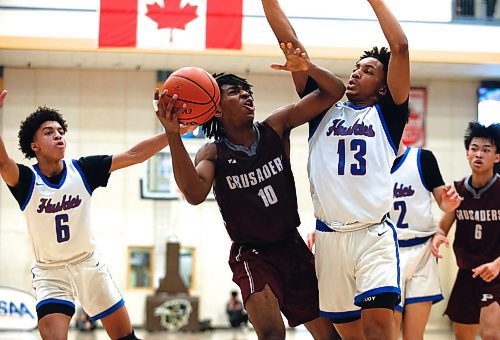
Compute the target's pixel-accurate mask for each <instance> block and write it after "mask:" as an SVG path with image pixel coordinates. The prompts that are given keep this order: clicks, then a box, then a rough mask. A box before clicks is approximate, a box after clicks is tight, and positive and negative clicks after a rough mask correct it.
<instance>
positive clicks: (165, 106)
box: [156, 91, 217, 204]
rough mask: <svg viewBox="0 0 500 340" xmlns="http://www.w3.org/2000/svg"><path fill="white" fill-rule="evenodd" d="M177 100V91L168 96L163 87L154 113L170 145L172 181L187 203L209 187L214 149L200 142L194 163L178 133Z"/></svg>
mask: <svg viewBox="0 0 500 340" xmlns="http://www.w3.org/2000/svg"><path fill="white" fill-rule="evenodd" d="M176 100H177V95H175V94H174V96H173V97H172V99H171V100H169V99H168V97H167V92H166V91H163V93H162V95H161V96H160V100H159V103H158V112H157V113H156V116H157V117H158V120H159V121H160V122H161V124H162V125H163V127H164V128H165V134H166V137H167V139H168V143H169V145H170V154H171V156H172V167H173V170H174V178H175V182H176V183H177V186H178V187H179V189H180V190H181V191H182V193H183V194H184V196H185V197H186V200H187V201H188V202H189V203H190V204H200V203H202V202H203V201H204V200H205V199H206V198H207V195H208V193H209V192H210V188H211V187H212V183H213V179H214V174H215V163H214V160H215V157H216V153H217V150H216V147H215V144H213V143H209V144H207V145H205V146H203V147H202V148H201V149H200V150H199V151H198V153H197V154H196V159H195V162H196V167H195V166H194V164H193V162H192V161H191V157H190V156H189V153H188V152H187V150H186V148H185V146H184V143H183V142H182V139H181V137H180V134H179V130H180V125H179V121H178V112H175V110H174V104H175V101H176ZM165 134H164V136H165Z"/></svg>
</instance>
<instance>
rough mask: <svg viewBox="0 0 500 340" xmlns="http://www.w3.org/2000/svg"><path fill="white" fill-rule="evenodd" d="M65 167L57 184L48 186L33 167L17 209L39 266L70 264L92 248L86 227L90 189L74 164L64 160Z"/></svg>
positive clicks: (36, 168) (88, 223) (88, 227)
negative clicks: (28, 186) (24, 198)
mask: <svg viewBox="0 0 500 340" xmlns="http://www.w3.org/2000/svg"><path fill="white" fill-rule="evenodd" d="M65 165H66V170H65V171H66V173H65V174H63V176H62V178H61V180H60V182H59V183H58V184H52V183H49V182H48V181H47V179H46V178H45V177H44V176H43V175H42V173H41V172H40V170H39V169H38V167H37V166H36V165H35V166H33V167H32V170H33V172H34V176H33V179H34V181H33V183H31V191H30V194H29V195H28V198H27V201H26V204H25V205H24V206H22V207H21V209H22V211H23V213H24V216H25V218H26V222H27V224H28V230H29V233H30V235H31V239H32V241H33V248H34V252H35V259H36V261H37V262H39V263H44V264H56V263H61V262H72V261H75V260H78V259H80V258H83V257H85V256H88V254H89V253H91V252H93V251H94V249H95V241H94V236H93V234H92V230H91V228H90V198H91V191H90V188H88V185H87V183H86V180H85V179H84V176H83V174H81V172H80V168H79V167H78V165H77V163H76V161H65Z"/></svg>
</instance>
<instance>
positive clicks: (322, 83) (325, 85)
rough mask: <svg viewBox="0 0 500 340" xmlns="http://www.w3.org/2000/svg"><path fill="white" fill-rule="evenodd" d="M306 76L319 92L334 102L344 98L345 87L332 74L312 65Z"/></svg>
mask: <svg viewBox="0 0 500 340" xmlns="http://www.w3.org/2000/svg"><path fill="white" fill-rule="evenodd" d="M308 75H309V76H311V78H313V79H314V80H315V81H316V83H317V84H318V88H319V90H320V91H321V92H322V93H323V94H325V95H327V96H330V97H332V98H333V100H334V102H337V101H339V100H340V99H341V98H342V96H344V92H345V85H344V83H343V82H342V80H341V79H340V78H339V77H337V76H336V75H335V74H333V73H332V72H330V71H328V70H326V69H324V68H322V67H319V66H316V65H314V64H312V66H311V68H310V69H309V71H308Z"/></svg>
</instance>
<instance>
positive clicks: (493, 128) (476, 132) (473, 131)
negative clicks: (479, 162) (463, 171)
mask: <svg viewBox="0 0 500 340" xmlns="http://www.w3.org/2000/svg"><path fill="white" fill-rule="evenodd" d="M473 138H485V139H487V140H489V141H490V142H491V143H493V144H495V147H496V149H497V151H496V153H500V123H495V124H491V125H489V126H484V125H483V124H481V123H478V122H469V124H468V125H467V129H466V130H465V135H464V144H465V149H466V150H469V146H470V143H471V141H472V139H473Z"/></svg>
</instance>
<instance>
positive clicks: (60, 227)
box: [56, 214, 69, 243]
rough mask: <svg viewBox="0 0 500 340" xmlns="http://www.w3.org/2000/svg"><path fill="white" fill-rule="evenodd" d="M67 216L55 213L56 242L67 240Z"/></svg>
mask: <svg viewBox="0 0 500 340" xmlns="http://www.w3.org/2000/svg"><path fill="white" fill-rule="evenodd" d="M68 222H69V217H68V215H67V214H61V215H56V236H57V242H59V243H62V242H66V241H68V240H69V225H67V224H66V223H68Z"/></svg>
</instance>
